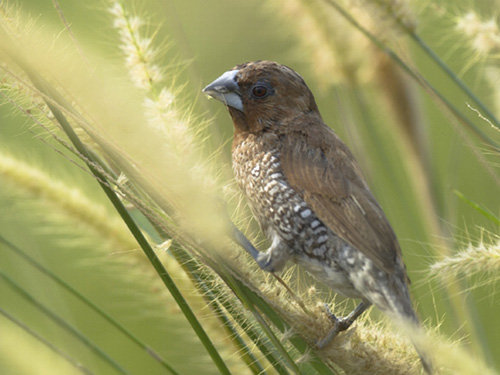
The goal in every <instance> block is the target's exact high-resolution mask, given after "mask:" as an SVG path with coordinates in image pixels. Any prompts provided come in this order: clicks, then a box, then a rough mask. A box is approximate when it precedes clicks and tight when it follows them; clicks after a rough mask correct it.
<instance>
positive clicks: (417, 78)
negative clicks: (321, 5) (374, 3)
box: [324, 0, 500, 152]
mask: <svg viewBox="0 0 500 375" xmlns="http://www.w3.org/2000/svg"><path fill="white" fill-rule="evenodd" d="M324 1H325V2H326V3H327V4H329V5H331V6H332V7H333V8H335V9H336V10H337V11H338V12H339V13H340V14H341V15H342V16H343V17H344V18H345V19H346V20H347V21H349V23H351V24H352V25H353V26H354V27H355V28H356V29H357V30H359V31H360V32H362V33H363V35H365V36H366V37H367V38H368V39H370V41H371V42H373V44H374V45H375V46H377V48H379V49H380V50H381V51H383V52H384V53H386V54H387V55H388V56H389V57H390V58H391V59H392V60H393V61H394V62H395V63H396V64H398V65H399V66H400V67H401V68H402V69H403V70H404V71H405V72H406V73H407V74H408V75H409V76H410V77H412V78H413V79H414V80H415V81H417V82H418V84H420V85H421V86H422V87H423V88H425V89H427V90H429V91H430V92H431V93H432V94H433V95H435V96H436V97H437V98H438V99H439V100H440V101H441V103H443V104H444V106H445V107H446V108H447V109H448V110H449V111H450V112H451V113H452V114H453V115H454V116H455V117H456V118H457V119H458V120H459V121H460V122H461V123H462V124H464V125H465V126H467V127H468V128H470V129H471V130H472V131H473V132H474V133H476V135H477V136H478V137H479V138H481V139H482V140H483V141H484V142H486V143H487V144H489V145H490V146H491V147H492V148H494V149H495V150H496V151H497V152H498V151H500V145H499V144H498V143H497V142H495V141H494V140H493V139H491V138H490V137H489V136H488V135H487V134H486V133H484V132H483V131H482V130H481V129H479V127H478V126H477V125H476V124H474V123H473V122H472V121H471V120H469V119H468V118H467V117H466V116H465V115H464V114H463V113H461V112H460V111H459V110H458V109H457V108H456V107H455V106H454V105H453V104H452V103H451V102H450V101H449V100H448V99H446V97H445V96H444V95H443V94H441V93H440V92H439V91H438V90H437V89H436V88H435V87H433V86H432V85H431V84H430V83H429V82H428V81H427V80H426V79H425V78H424V77H422V76H421V75H420V74H418V73H417V72H415V71H414V70H413V69H412V68H410V67H409V66H408V65H407V64H406V63H405V62H404V61H403V60H402V59H401V58H400V57H399V56H398V55H397V54H396V53H395V52H394V51H393V50H391V49H390V48H388V47H387V46H386V45H385V44H384V43H383V42H382V41H381V40H380V39H378V38H377V37H376V36H375V35H373V34H372V33H370V32H369V31H368V30H367V29H366V28H365V27H363V26H362V25H361V24H360V23H359V22H358V21H356V20H355V19H354V18H353V17H352V16H351V15H350V14H349V13H348V12H347V11H346V10H345V9H343V8H342V7H341V6H340V5H339V4H338V3H337V2H335V1H334V0H324Z"/></svg>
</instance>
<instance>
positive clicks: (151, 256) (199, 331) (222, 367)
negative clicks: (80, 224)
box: [18, 59, 230, 375]
mask: <svg viewBox="0 0 500 375" xmlns="http://www.w3.org/2000/svg"><path fill="white" fill-rule="evenodd" d="M18 64H19V65H20V66H21V67H23V69H24V70H25V72H26V74H28V76H29V77H30V79H31V81H32V82H33V84H34V85H35V87H36V88H37V89H38V90H40V92H42V93H43V94H44V95H46V96H47V97H48V98H51V99H52V100H53V101H54V102H55V103H58V104H59V105H62V107H63V108H67V107H68V108H70V106H68V105H67V104H66V102H65V100H64V99H63V98H61V97H60V95H59V94H58V93H57V92H56V91H55V90H54V89H52V88H51V87H50V86H49V85H48V84H47V83H46V82H45V81H44V80H43V79H42V78H41V77H39V76H38V75H36V74H35V73H33V71H32V70H31V69H30V68H29V67H28V65H27V64H26V63H24V62H22V61H20V59H18ZM45 102H46V104H47V106H48V107H49V109H50V110H51V112H52V114H53V115H54V118H55V119H56V120H57V122H58V123H59V125H60V126H61V128H62V129H63V131H64V132H65V133H66V135H67V136H68V138H69V139H70V141H71V143H72V144H73V146H74V147H75V148H76V150H77V151H78V152H79V153H80V154H81V155H82V156H83V158H84V161H85V163H86V164H87V167H88V168H89V169H90V171H91V172H92V174H93V175H94V177H95V178H96V180H97V182H98V184H99V185H100V186H101V188H102V189H103V190H104V193H105V194H106V196H107V197H108V199H109V200H110V201H111V203H112V204H113V206H114V208H115V209H116V211H117V212H118V214H119V215H120V217H121V218H122V220H123V221H124V222H125V224H126V225H127V227H128V229H129V230H130V232H131V233H132V235H133V236H134V238H135V239H136V241H137V243H138V244H139V246H140V247H141V249H142V250H143V251H144V253H145V254H146V256H147V258H148V260H149V261H150V262H151V264H152V266H153V267H154V269H155V270H156V272H157V274H158V276H159V277H160V278H161V280H162V281H163V284H164V285H165V286H166V287H167V289H168V290H169V292H170V294H171V295H172V297H173V298H174V300H175V301H176V303H177V305H178V306H179V308H180V309H181V311H182V313H183V314H184V316H185V317H186V319H187V320H188V322H189V324H190V325H191V327H192V328H193V330H194V331H195V333H196V335H197V336H198V338H199V339H200V341H201V343H202V344H203V346H204V347H205V349H206V350H207V352H208V354H209V355H210V357H211V358H212V361H213V362H214V364H215V365H216V366H217V368H218V369H219V371H220V372H221V374H224V375H230V371H229V369H228V368H227V366H226V364H225V363H224V361H223V359H222V357H221V356H220V354H219V352H218V351H217V349H216V348H215V346H214V345H213V343H212V341H211V340H210V338H209V337H208V335H207V333H206V332H205V330H204V329H203V327H202V326H201V324H200V322H199V321H198V319H197V318H196V316H195V315H194V313H193V311H192V310H191V308H190V307H189V305H188V303H187V301H186V300H185V299H184V297H183V296H182V294H181V293H180V291H179V289H178V288H177V286H176V285H175V283H174V281H173V280H172V278H171V277H170V275H169V274H168V272H167V270H166V269H165V267H163V265H162V264H161V262H160V260H159V259H158V257H157V256H156V254H155V253H154V250H153V249H152V247H151V246H150V244H149V242H148V241H147V240H146V238H145V237H144V235H143V234H142V232H141V230H140V229H139V227H138V226H137V225H136V223H135V221H134V220H133V219H132V217H131V216H130V214H129V213H128V211H127V209H126V208H125V206H124V205H123V203H122V202H121V200H120V199H119V198H118V196H117V195H116V193H115V192H114V191H113V190H112V189H111V188H110V187H109V186H108V185H107V183H106V181H107V179H106V176H104V175H103V174H102V173H101V172H100V170H99V169H98V168H97V167H96V165H94V164H93V163H97V164H98V160H93V159H92V156H91V154H90V153H89V152H88V150H87V148H86V147H85V145H84V144H83V143H82V142H81V141H80V139H79V138H78V136H77V135H76V133H75V131H74V130H73V128H72V127H71V125H70V123H69V122H68V120H67V119H66V117H65V116H64V115H63V113H62V112H61V110H60V109H59V108H58V107H57V106H56V105H55V104H54V103H53V102H52V101H51V100H47V99H45ZM70 112H73V111H70Z"/></svg>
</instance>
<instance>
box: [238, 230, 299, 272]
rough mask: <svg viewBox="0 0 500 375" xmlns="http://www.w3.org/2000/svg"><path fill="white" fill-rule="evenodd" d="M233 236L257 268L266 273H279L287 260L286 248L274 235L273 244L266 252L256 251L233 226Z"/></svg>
mask: <svg viewBox="0 0 500 375" xmlns="http://www.w3.org/2000/svg"><path fill="white" fill-rule="evenodd" d="M233 235H234V238H235V239H236V241H237V242H238V243H239V244H240V245H241V246H242V247H243V248H244V249H245V250H246V252H247V253H248V254H250V256H251V257H252V258H253V259H254V260H255V261H256V262H257V264H258V265H259V267H260V268H261V269H262V270H264V271H267V272H275V271H279V270H281V269H282V268H283V266H284V265H285V263H286V261H287V260H288V258H289V254H288V251H287V250H286V246H285V245H284V244H283V243H282V242H281V240H280V238H279V237H278V236H277V235H275V236H274V238H273V243H272V244H271V246H270V247H269V249H268V250H267V251H266V252H260V251H258V250H257V249H256V248H255V247H254V246H253V245H252V243H251V242H250V241H249V240H248V239H247V238H246V237H245V235H244V234H243V233H241V231H240V230H239V229H238V228H236V226H234V225H233Z"/></svg>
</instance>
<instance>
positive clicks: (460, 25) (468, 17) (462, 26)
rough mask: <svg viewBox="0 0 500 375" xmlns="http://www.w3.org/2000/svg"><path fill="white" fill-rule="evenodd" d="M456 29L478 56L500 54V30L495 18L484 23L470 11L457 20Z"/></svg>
mask: <svg viewBox="0 0 500 375" xmlns="http://www.w3.org/2000/svg"><path fill="white" fill-rule="evenodd" d="M456 29H457V31H459V32H462V33H463V35H464V36H465V37H466V38H467V39H468V41H469V43H470V46H471V48H472V49H473V50H474V51H475V52H476V53H477V54H478V55H480V56H487V55H490V54H492V53H499V52H500V30H499V27H498V23H497V21H496V20H495V19H494V18H492V19H489V20H487V21H484V20H482V19H481V18H480V17H479V15H477V14H476V13H475V12H474V11H470V12H468V13H466V14H465V15H463V16H461V17H459V18H458V19H457V21H456Z"/></svg>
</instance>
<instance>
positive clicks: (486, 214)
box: [453, 190, 500, 225]
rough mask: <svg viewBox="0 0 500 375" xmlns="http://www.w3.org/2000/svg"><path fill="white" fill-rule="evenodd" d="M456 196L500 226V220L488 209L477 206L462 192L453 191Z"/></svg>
mask: <svg viewBox="0 0 500 375" xmlns="http://www.w3.org/2000/svg"><path fill="white" fill-rule="evenodd" d="M453 192H454V193H455V195H456V196H457V197H459V198H460V199H461V200H462V201H464V202H465V203H467V204H468V205H469V206H471V207H472V208H473V209H475V210H476V211H477V212H479V213H480V214H481V215H483V216H484V217H486V218H487V219H488V220H490V221H492V222H493V223H495V224H497V225H500V218H499V217H498V216H496V215H494V214H492V213H491V212H489V211H488V210H487V209H486V208H484V207H482V206H481V205H479V204H477V203H476V202H474V201H471V200H470V199H469V198H467V197H466V196H465V195H463V194H462V193H461V192H459V191H458V190H453Z"/></svg>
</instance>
